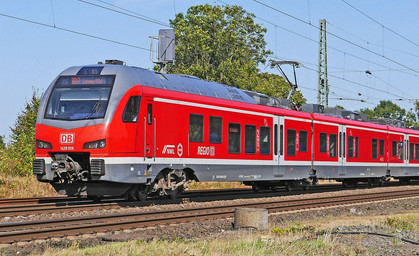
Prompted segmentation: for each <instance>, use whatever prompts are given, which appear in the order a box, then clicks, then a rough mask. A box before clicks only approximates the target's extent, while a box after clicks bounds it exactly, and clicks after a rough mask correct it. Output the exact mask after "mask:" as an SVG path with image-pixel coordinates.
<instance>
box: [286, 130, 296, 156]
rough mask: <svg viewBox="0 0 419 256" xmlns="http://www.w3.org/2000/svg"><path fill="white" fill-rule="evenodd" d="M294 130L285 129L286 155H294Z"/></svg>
mask: <svg viewBox="0 0 419 256" xmlns="http://www.w3.org/2000/svg"><path fill="white" fill-rule="evenodd" d="M296 135H297V131H296V130H290V129H287V156H295V146H296V143H295V141H296Z"/></svg>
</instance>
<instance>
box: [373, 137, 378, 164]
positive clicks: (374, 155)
mask: <svg viewBox="0 0 419 256" xmlns="http://www.w3.org/2000/svg"><path fill="white" fill-rule="evenodd" d="M377 157H378V155H377V139H372V159H377Z"/></svg>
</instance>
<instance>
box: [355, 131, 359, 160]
mask: <svg viewBox="0 0 419 256" xmlns="http://www.w3.org/2000/svg"><path fill="white" fill-rule="evenodd" d="M358 141H359V138H358V136H357V137H355V157H356V158H358V156H359V155H358Z"/></svg>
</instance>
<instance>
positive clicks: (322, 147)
mask: <svg viewBox="0 0 419 256" xmlns="http://www.w3.org/2000/svg"><path fill="white" fill-rule="evenodd" d="M319 151H320V153H327V133H325V132H321V133H320V134H319Z"/></svg>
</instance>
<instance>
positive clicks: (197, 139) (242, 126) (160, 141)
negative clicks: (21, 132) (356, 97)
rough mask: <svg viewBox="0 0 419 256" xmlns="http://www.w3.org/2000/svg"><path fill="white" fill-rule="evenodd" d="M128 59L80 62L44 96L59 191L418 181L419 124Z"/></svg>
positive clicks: (129, 193) (46, 144)
mask: <svg viewBox="0 0 419 256" xmlns="http://www.w3.org/2000/svg"><path fill="white" fill-rule="evenodd" d="M119 64H121V63H119V62H109V63H108V64H98V65H89V66H78V67H71V68H69V69H67V70H65V71H63V72H62V73H61V74H60V75H59V76H58V77H57V78H56V79H55V80H54V81H53V83H52V84H51V86H50V87H49V88H48V90H47V91H46V92H45V94H44V97H43V99H42V101H41V104H40V108H39V113H38V118H37V125H36V159H35V161H34V165H33V166H34V169H33V172H34V174H36V175H37V178H38V180H39V181H42V182H49V183H51V184H52V185H53V186H54V188H55V189H56V190H57V191H58V192H59V193H61V194H67V195H76V196H105V195H111V196H121V195H125V196H126V197H127V198H133V199H135V198H137V199H142V200H143V199H145V198H147V196H148V195H150V194H153V193H154V194H158V195H169V196H171V197H176V196H178V195H179V193H180V192H181V191H182V190H184V189H185V188H186V187H187V186H188V182H189V181H191V180H196V181H241V182H243V183H245V184H248V185H252V186H253V188H254V189H255V190H258V189H260V188H271V189H275V188H276V187H277V186H286V188H287V189H291V188H293V187H296V186H302V187H303V188H307V187H309V186H311V185H314V184H316V182H317V180H318V179H335V180H339V181H343V182H344V183H345V184H355V183H356V182H358V181H371V182H376V183H379V182H383V181H385V180H386V179H388V177H390V176H394V177H396V178H398V179H400V180H403V181H408V180H409V179H414V178H417V177H418V176H419V173H418V172H417V171H416V170H417V167H418V166H419V160H417V159H419V154H418V153H417V152H419V133H418V132H416V131H411V130H408V129H397V128H392V127H388V126H384V125H377V124H370V123H366V122H359V121H353V120H347V119H342V118H336V117H329V116H324V115H319V114H310V113H305V112H299V111H293V110H288V109H283V108H279V107H278V106H277V104H276V103H275V100H276V99H274V98H269V97H267V96H263V95H262V96H260V95H259V96H260V97H259V96H258V95H257V94H255V93H251V92H245V91H242V90H239V89H237V88H233V87H229V86H227V85H223V84H218V83H214V82H208V81H203V80H200V79H197V78H195V77H191V76H186V75H169V74H161V73H158V72H153V71H149V70H145V69H141V68H136V67H129V66H125V65H119ZM255 95H256V96H255ZM258 97H259V98H258ZM394 143H395V144H394ZM409 143H410V144H409ZM393 144H394V145H393ZM409 150H410V151H409ZM409 152H410V153H409ZM409 156H410V160H409ZM409 161H410V162H409Z"/></svg>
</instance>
